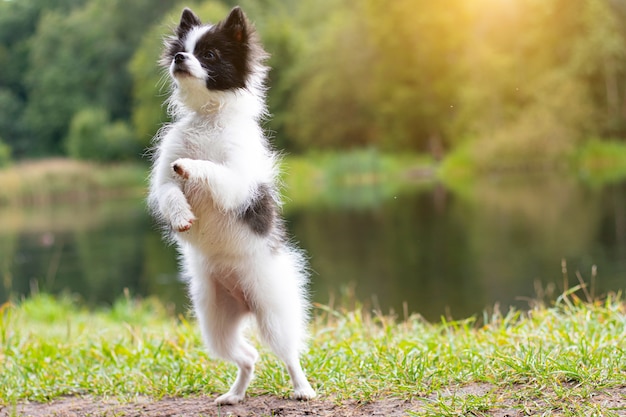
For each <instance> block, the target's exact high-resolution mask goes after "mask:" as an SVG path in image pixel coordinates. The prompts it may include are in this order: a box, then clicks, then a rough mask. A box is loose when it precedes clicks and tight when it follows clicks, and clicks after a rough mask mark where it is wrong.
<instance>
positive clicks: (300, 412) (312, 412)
mask: <svg viewBox="0 0 626 417" xmlns="http://www.w3.org/2000/svg"><path fill="white" fill-rule="evenodd" d="M488 393H490V394H493V395H494V396H495V398H497V399H498V400H497V401H496V403H497V407H492V408H491V409H489V410H484V409H482V410H481V409H474V410H454V408H455V407H454V406H452V407H451V410H454V411H456V412H453V413H454V415H470V416H485V417H487V416H490V417H523V416H529V415H538V414H542V413H543V412H545V411H549V413H550V415H551V416H565V415H572V414H571V412H572V411H574V410H575V409H578V410H579V411H581V410H582V409H581V408H579V407H580V406H581V405H582V404H585V405H586V406H587V407H594V408H595V407H598V408H599V409H601V410H610V412H611V413H612V415H617V416H626V387H619V388H612V389H607V390H603V391H601V392H597V393H594V394H592V395H590V396H589V398H585V399H582V398H580V397H577V398H572V399H569V400H568V399H561V404H559V405H560V406H559V405H556V406H555V404H554V403H553V402H552V401H549V402H546V401H545V399H543V400H542V399H539V398H526V399H520V398H519V397H515V396H512V397H511V396H509V395H507V392H505V391H502V390H501V389H498V388H495V387H493V386H491V385H489V384H470V385H468V386H464V387H460V388H457V389H455V390H453V391H447V392H440V393H437V394H436V395H433V396H432V397H431V398H426V399H421V400H413V401H408V400H402V399H381V400H376V401H373V402H368V403H359V402H356V401H350V400H348V401H332V400H331V399H327V398H326V399H324V398H323V399H315V400H313V401H309V402H299V401H293V400H288V399H283V398H279V397H274V396H260V397H248V398H246V400H245V402H243V403H242V404H239V405H235V406H224V407H220V408H218V407H217V406H215V405H214V404H213V398H211V397H206V396H198V397H188V398H162V399H159V400H154V399H151V398H138V399H136V400H134V401H133V402H119V401H117V400H115V399H103V398H93V397H64V398H61V399H57V400H54V401H52V402H51V403H47V404H39V403H20V404H18V405H17V406H13V407H2V406H0V417H13V416H29V417H30V416H32V417H43V416H58V417H122V416H123V417H127V416H137V417H166V416H167V417H182V416H204V417H226V416H232V417H269V416H277V417H278V416H280V417H296V416H297V417H301V416H322V417H366V416H367V417H383V416H384V417H403V416H407V415H410V414H409V413H410V412H413V413H415V414H420V415H421V414H422V413H425V414H426V415H434V414H432V413H429V412H428V403H429V401H430V400H435V399H437V400H438V401H441V399H442V398H443V399H444V400H445V398H456V399H457V400H458V399H459V398H460V397H463V396H466V395H474V396H481V395H485V394H488ZM548 397H551V396H550V395H548ZM514 398H515V399H514ZM570 401H572V402H575V403H576V404H573V403H571V402H570ZM572 407H573V408H572ZM584 408H585V407H583V409H584ZM574 414H576V412H575V411H574Z"/></svg>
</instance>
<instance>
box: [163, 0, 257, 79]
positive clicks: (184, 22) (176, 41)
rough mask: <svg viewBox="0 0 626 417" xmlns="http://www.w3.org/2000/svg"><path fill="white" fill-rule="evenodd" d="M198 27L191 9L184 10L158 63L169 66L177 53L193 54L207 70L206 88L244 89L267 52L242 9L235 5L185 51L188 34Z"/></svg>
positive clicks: (197, 19)
mask: <svg viewBox="0 0 626 417" xmlns="http://www.w3.org/2000/svg"><path fill="white" fill-rule="evenodd" d="M198 26H202V24H201V22H200V19H199V18H198V17H197V16H196V15H195V14H194V13H193V12H192V11H191V10H189V9H185V10H183V13H182V16H181V20H180V23H179V25H178V27H177V28H176V30H175V33H176V36H173V37H170V38H168V39H167V40H166V43H165V51H164V52H163V55H162V58H161V65H163V66H164V67H169V66H170V64H171V63H172V60H173V59H174V57H175V56H176V54H177V53H179V52H188V53H193V55H194V56H195V57H196V59H197V60H198V61H199V62H200V64H201V65H202V68H203V69H204V70H205V71H206V73H207V79H206V87H207V89H209V90H219V91H224V90H232V89H238V88H246V83H247V81H248V79H249V76H250V75H251V74H252V72H253V71H254V70H255V67H260V66H262V63H263V61H264V60H265V59H266V58H267V54H266V52H265V51H264V50H263V48H262V46H261V44H260V42H259V40H258V37H257V34H256V31H255V29H254V26H253V25H252V24H251V23H250V22H249V21H248V19H247V18H246V16H245V14H244V13H243V11H242V10H241V9H240V8H239V7H235V8H234V9H233V10H232V11H231V12H230V14H229V15H228V17H227V18H226V19H224V20H223V21H221V22H219V23H218V24H216V25H214V26H211V27H210V28H209V29H208V30H207V32H206V33H205V34H204V35H203V36H202V37H201V38H200V39H198V41H197V42H196V45H195V48H194V50H193V51H185V38H186V36H187V34H188V33H189V31H190V30H191V29H192V28H194V27H198Z"/></svg>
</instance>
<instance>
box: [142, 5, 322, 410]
mask: <svg viewBox="0 0 626 417" xmlns="http://www.w3.org/2000/svg"><path fill="white" fill-rule="evenodd" d="M266 58H267V54H266V53H265V51H264V50H263V48H262V46H261V44H260V42H259V40H258V37H257V35H256V33H255V30H254V28H253V26H252V25H251V24H250V23H249V22H248V20H247V19H246V16H245V15H244V13H243V12H242V11H241V9H240V8H238V7H236V8H234V9H233V10H232V11H231V12H230V14H229V15H228V17H227V18H226V19H225V20H223V21H222V22H219V23H217V24H215V25H207V24H202V23H201V21H200V19H199V18H198V17H197V16H196V15H195V14H194V13H193V12H192V11H191V10H189V9H185V10H184V11H183V13H182V16H181V19H180V23H179V25H178V27H177V28H176V30H175V36H172V37H169V38H168V39H166V42H165V51H164V53H163V57H162V60H161V64H162V65H163V66H164V67H165V68H167V69H168V70H169V73H170V75H171V77H172V79H173V81H174V82H173V92H172V95H171V98H170V100H169V110H170V113H171V115H172V118H173V120H174V121H173V123H172V124H170V125H168V126H166V127H164V128H163V129H162V130H161V131H160V132H159V134H158V135H157V136H156V138H155V144H156V150H155V154H154V162H153V168H152V173H151V177H150V193H149V198H148V202H149V205H150V207H151V210H152V212H153V214H154V215H155V216H156V217H157V218H158V219H159V220H160V221H161V222H162V223H163V224H165V225H166V227H168V228H171V231H172V237H173V240H174V241H175V242H176V244H177V246H178V249H179V251H180V254H181V258H182V267H183V271H184V275H185V277H187V278H188V280H189V292H190V296H191V300H192V302H193V306H194V310H195V314H196V316H197V319H198V323H199V325H200V328H201V330H202V335H203V338H204V340H205V342H206V344H207V346H208V347H209V348H210V350H212V351H213V352H214V353H215V354H216V355H218V356H220V357H222V358H224V359H227V360H230V361H232V362H234V363H235V364H236V365H237V367H238V372H237V379H236V380H235V382H234V384H233V385H232V386H231V388H230V390H229V391H228V392H227V393H226V394H224V395H222V396H220V397H219V398H217V400H216V401H215V402H216V403H217V404H235V403H237V402H240V401H242V400H243V398H244V396H245V391H246V388H247V387H248V384H249V383H250V381H251V379H252V375H253V372H254V363H255V362H256V360H257V359H258V353H257V351H256V350H255V349H254V347H252V346H251V345H250V344H249V343H248V342H247V341H246V340H245V339H244V336H243V330H244V327H245V326H244V324H245V321H246V320H245V319H246V318H247V317H248V316H254V318H255V319H256V323H257V325H258V328H259V331H260V334H261V337H262V339H263V341H264V342H266V343H267V344H268V345H269V346H270V347H271V348H272V350H273V351H274V352H275V353H276V355H278V356H279V357H280V359H282V360H283V361H284V362H285V365H286V366H287V371H288V372H289V375H290V376H291V380H292V382H293V386H294V397H295V398H297V399H303V400H308V399H311V398H313V397H315V391H314V390H313V389H312V388H311V385H310V384H309V382H308V381H307V379H306V376H305V375H304V372H303V371H302V367H301V366H300V359H299V354H300V351H301V350H302V348H303V345H304V341H305V338H306V331H305V327H306V323H307V319H308V302H307V298H306V294H305V286H306V283H307V273H306V268H305V261H304V259H303V255H302V253H301V252H300V251H299V250H298V249H297V248H295V247H293V246H292V245H290V244H289V243H288V242H287V240H286V237H285V229H284V226H283V220H282V219H281V217H280V215H279V209H280V201H279V196H278V192H277V189H276V176H277V166H276V165H277V158H276V155H275V154H274V153H273V152H272V150H271V149H270V146H269V144H268V141H267V139H266V137H265V135H264V133H263V130H262V128H261V127H260V125H259V121H260V119H261V118H262V117H263V116H265V114H266V107H265V99H264V91H265V89H264V81H265V77H266V75H267V71H268V68H267V67H266V66H265V65H264V60H265V59H266Z"/></svg>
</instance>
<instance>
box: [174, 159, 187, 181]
mask: <svg viewBox="0 0 626 417" xmlns="http://www.w3.org/2000/svg"><path fill="white" fill-rule="evenodd" d="M172 170H173V171H174V173H175V174H176V175H178V176H179V177H180V178H182V179H185V180H188V179H189V177H190V176H191V160H190V159H188V158H179V159H177V160H175V161H174V162H172Z"/></svg>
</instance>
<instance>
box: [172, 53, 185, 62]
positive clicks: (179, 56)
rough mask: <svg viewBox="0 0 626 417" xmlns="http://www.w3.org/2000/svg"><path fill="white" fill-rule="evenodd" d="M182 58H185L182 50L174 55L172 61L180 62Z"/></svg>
mask: <svg viewBox="0 0 626 417" xmlns="http://www.w3.org/2000/svg"><path fill="white" fill-rule="evenodd" d="M184 60H185V54H183V53H182V52H179V53H177V54H176V55H174V63H176V64H180V63H181V62H183V61H184Z"/></svg>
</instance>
